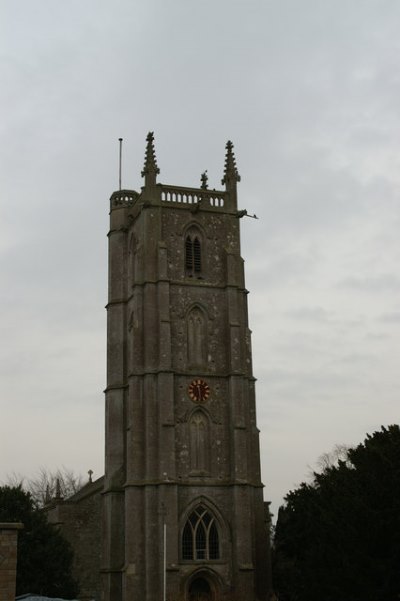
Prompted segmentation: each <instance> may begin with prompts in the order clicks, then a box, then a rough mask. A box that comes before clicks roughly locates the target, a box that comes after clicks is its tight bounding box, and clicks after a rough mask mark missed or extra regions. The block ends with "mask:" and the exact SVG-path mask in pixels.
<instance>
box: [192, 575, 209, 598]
mask: <svg viewBox="0 0 400 601" xmlns="http://www.w3.org/2000/svg"><path fill="white" fill-rule="evenodd" d="M212 600H213V594H212V592H211V587H210V585H209V583H208V581H207V580H206V579H205V578H195V579H194V580H192V582H191V583H190V586H189V595H188V601H212Z"/></svg>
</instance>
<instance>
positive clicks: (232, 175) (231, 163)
mask: <svg viewBox="0 0 400 601" xmlns="http://www.w3.org/2000/svg"><path fill="white" fill-rule="evenodd" d="M236 182H240V175H239V172H238V170H237V167H236V159H235V154H234V152H233V144H232V142H231V141H230V140H228V142H227V143H226V155H225V169H224V177H223V178H222V180H221V183H222V184H227V185H228V184H229V183H236Z"/></svg>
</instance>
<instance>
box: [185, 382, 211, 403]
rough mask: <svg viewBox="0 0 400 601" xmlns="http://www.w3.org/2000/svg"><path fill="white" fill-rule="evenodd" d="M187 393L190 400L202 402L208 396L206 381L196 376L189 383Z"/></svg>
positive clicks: (208, 390)
mask: <svg viewBox="0 0 400 601" xmlns="http://www.w3.org/2000/svg"><path fill="white" fill-rule="evenodd" d="M188 393H189V396H190V398H191V399H192V401H195V402H196V403H204V402H205V401H206V400H207V399H208V397H209V396H210V387H209V385H208V384H207V382H205V381H204V380H201V379H200V378H198V379H196V380H193V381H192V382H191V383H190V384H189V386H188Z"/></svg>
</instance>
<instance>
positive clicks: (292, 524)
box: [274, 425, 400, 601]
mask: <svg viewBox="0 0 400 601" xmlns="http://www.w3.org/2000/svg"><path fill="white" fill-rule="evenodd" d="M399 566H400V428H399V426H398V425H393V426H389V427H387V428H384V427H382V429H381V430H380V431H379V432H374V433H373V434H372V435H367V438H366V439H365V441H364V442H363V443H362V444H360V445H358V447H356V448H354V449H349V450H348V452H347V458H346V460H340V461H339V462H338V464H337V465H336V466H330V467H327V468H326V469H324V470H323V472H322V473H320V474H317V473H315V474H314V479H313V482H312V483H311V484H304V483H303V484H301V486H300V487H299V488H298V489H297V490H295V491H292V492H290V493H289V494H288V495H287V496H286V497H285V504H284V506H283V507H281V508H280V510H279V514H278V521H277V525H276V534H275V543H274V581H275V589H276V591H277V593H278V596H279V600H280V601H306V600H307V601H394V600H398V599H400V569H399Z"/></svg>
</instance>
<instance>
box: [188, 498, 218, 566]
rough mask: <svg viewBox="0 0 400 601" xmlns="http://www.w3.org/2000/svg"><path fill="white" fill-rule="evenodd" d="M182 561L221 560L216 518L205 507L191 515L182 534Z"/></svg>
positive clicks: (197, 508)
mask: <svg viewBox="0 0 400 601" xmlns="http://www.w3.org/2000/svg"><path fill="white" fill-rule="evenodd" d="M182 559H186V560H194V561H202V560H203V561H208V560H210V559H219V536H218V528H217V524H216V521H215V518H214V516H213V515H212V514H211V512H210V511H208V509H206V508H205V507H204V506H203V505H199V506H198V507H196V509H195V510H194V511H193V512H192V513H191V514H190V516H189V518H188V520H187V522H186V524H185V527H184V529H183V532H182Z"/></svg>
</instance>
